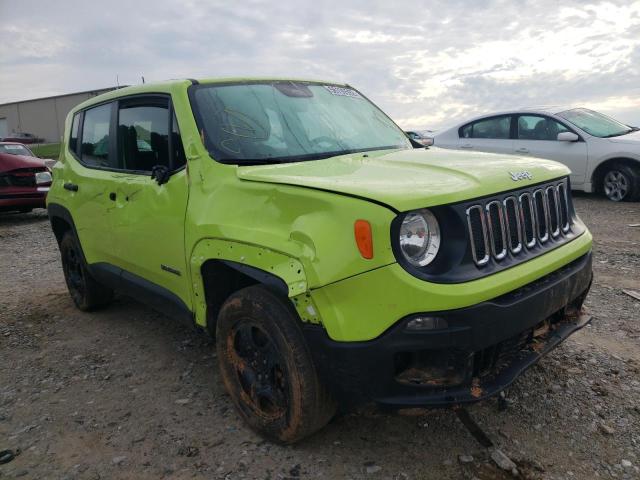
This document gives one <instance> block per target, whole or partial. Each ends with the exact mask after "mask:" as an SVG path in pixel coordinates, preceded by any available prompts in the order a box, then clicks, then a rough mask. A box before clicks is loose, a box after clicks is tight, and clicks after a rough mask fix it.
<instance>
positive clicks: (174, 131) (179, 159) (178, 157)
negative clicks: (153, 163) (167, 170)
mask: <svg viewBox="0 0 640 480" xmlns="http://www.w3.org/2000/svg"><path fill="white" fill-rule="evenodd" d="M171 137H172V138H171V145H172V148H173V165H172V169H173V170H176V169H178V168H180V167H182V166H184V164H185V163H187V157H186V155H185V154H184V147H183V146H182V137H181V136H180V129H179V128H178V122H177V121H176V116H175V115H174V116H173V119H172V121H171Z"/></svg>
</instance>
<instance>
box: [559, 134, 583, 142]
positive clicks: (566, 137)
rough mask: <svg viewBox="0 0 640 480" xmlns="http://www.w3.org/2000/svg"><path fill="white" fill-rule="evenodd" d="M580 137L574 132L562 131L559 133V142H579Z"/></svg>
mask: <svg viewBox="0 0 640 480" xmlns="http://www.w3.org/2000/svg"><path fill="white" fill-rule="evenodd" d="M578 140H580V137H579V136H578V135H576V134H575V133H573V132H560V133H559V134H558V141H559V142H577V141H578Z"/></svg>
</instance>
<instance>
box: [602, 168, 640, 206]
mask: <svg viewBox="0 0 640 480" xmlns="http://www.w3.org/2000/svg"><path fill="white" fill-rule="evenodd" d="M602 190H603V191H604V194H605V195H606V196H607V198H608V199H609V200H613V201H614V202H621V201H633V200H638V199H639V198H640V169H639V168H637V167H632V166H630V165H614V166H612V167H611V168H609V170H607V172H606V173H605V174H604V177H603V178H602Z"/></svg>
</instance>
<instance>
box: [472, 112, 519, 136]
mask: <svg viewBox="0 0 640 480" xmlns="http://www.w3.org/2000/svg"><path fill="white" fill-rule="evenodd" d="M510 131H511V117H510V116H506V117H493V118H486V119H483V120H478V121H477V122H473V123H470V124H469V125H465V126H464V127H462V128H461V129H460V136H461V137H462V138H497V139H508V138H510Z"/></svg>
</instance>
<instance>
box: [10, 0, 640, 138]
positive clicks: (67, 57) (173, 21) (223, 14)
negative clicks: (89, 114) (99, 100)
mask: <svg viewBox="0 0 640 480" xmlns="http://www.w3.org/2000/svg"><path fill="white" fill-rule="evenodd" d="M560 3H562V4H563V6H558V5H559V4H560ZM0 18H2V22H1V24H0V103H5V102H9V101H13V100H22V99H28V98H36V97H42V96H48V95H57V94H62V93H71V92H75V91H80V90H91V89H95V88H101V87H107V86H112V85H115V84H116V76H118V78H119V82H120V84H135V83H139V82H140V77H141V76H142V75H144V77H145V79H146V80H147V82H149V81H153V80H163V79H168V78H183V77H194V78H198V77H218V76H251V75H260V76H279V77H281V76H295V77H304V78H312V79H327V80H334V81H341V82H348V83H350V84H352V85H354V86H355V87H357V88H358V89H359V90H361V91H362V92H363V93H364V94H365V95H367V96H368V97H369V98H370V99H372V100H373V101H374V102H376V103H377V104H378V105H379V106H380V107H382V108H383V110H385V111H386V112H387V113H389V114H390V115H391V116H392V117H393V118H394V119H395V120H396V121H397V122H398V123H399V124H400V125H401V126H403V127H405V128H418V129H423V128H439V127H442V126H443V125H446V124H447V123H449V122H451V121H453V120H458V119H461V118H463V117H466V116H469V115H472V114H476V113H484V112H487V111H493V110H498V109H505V108H512V107H518V106H525V105H540V104H558V103H561V104H580V105H585V106H589V107H591V108H594V109H598V110H601V111H603V112H606V113H609V114H611V115H613V116H615V117H617V118H619V119H620V120H623V121H626V122H627V123H631V124H636V125H640V1H629V0H627V1H620V2H597V1H595V2H588V1H584V0H582V1H576V2H570V1H567V2H558V1H556V0H553V1H550V0H535V1H493V0H446V1H441V2H439V1H433V2H401V1H377V0H366V1H365V0H363V1H349V0H342V1H334V0H327V1H323V0H315V1H313V2H307V1H303V0H270V1H265V2H263V1H256V0H242V1H228V0H227V1H211V0H209V1H207V2H195V1H193V2H192V1H180V0H174V1H164V0H127V1H121V0H109V1H104V0H103V1H100V0H92V1H87V0H81V1H67V0H57V1H52V0H42V1H31V0H20V1H15V0H0Z"/></svg>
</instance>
